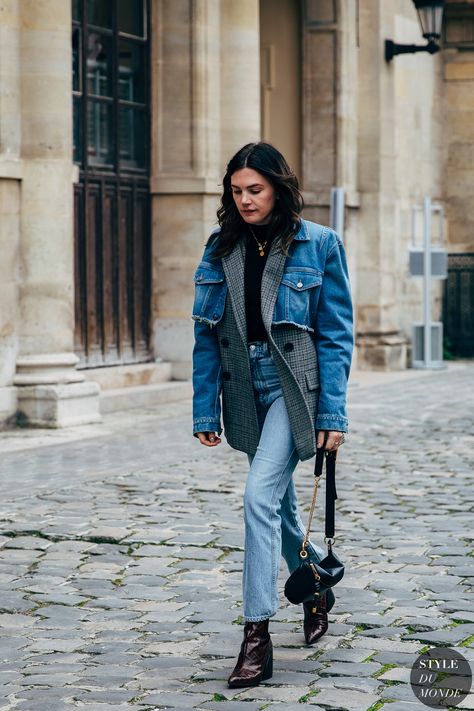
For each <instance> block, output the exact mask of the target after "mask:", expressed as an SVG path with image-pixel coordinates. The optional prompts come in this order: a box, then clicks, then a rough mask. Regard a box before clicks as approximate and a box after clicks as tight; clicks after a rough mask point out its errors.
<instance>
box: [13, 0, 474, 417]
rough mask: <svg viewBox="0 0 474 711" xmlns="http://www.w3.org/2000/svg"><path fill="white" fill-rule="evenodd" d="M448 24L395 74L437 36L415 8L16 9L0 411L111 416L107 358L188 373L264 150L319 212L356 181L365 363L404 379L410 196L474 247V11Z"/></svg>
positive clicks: (356, 257) (352, 232)
mask: <svg viewBox="0 0 474 711" xmlns="http://www.w3.org/2000/svg"><path fill="white" fill-rule="evenodd" d="M444 28H445V29H444V33H445V37H444V45H443V49H442V51H441V52H439V53H438V54H436V55H434V56H431V55H429V54H428V53H420V54H416V55H404V56H400V57H395V58H394V60H393V61H391V62H390V63H387V62H386V61H385V58H384V41H385V39H386V38H391V39H393V40H395V41H397V42H403V43H411V42H413V43H418V44H419V43H420V42H422V41H423V40H422V38H421V34H420V28H419V24H418V20H417V16H416V12H415V10H414V6H413V3H412V2H411V0H393V1H391V2H380V0H239V2H235V1H234V0H72V1H71V2H69V1H68V0H66V1H65V0H41V2H38V1H37V0H2V2H1V3H0V215H1V220H0V257H1V258H0V420H1V421H8V420H9V419H10V421H11V418H12V417H15V415H16V416H18V413H19V416H20V418H23V419H24V420H26V421H29V422H31V423H33V424H45V423H49V424H51V425H53V426H54V425H67V424H74V423H80V422H94V421H97V420H98V419H99V417H100V414H99V385H98V384H97V380H100V378H99V376H97V377H95V375H94V374H96V373H98V369H99V368H100V369H101V371H102V372H103V373H106V372H112V371H113V370H114V369H117V367H118V366H120V367H122V371H121V372H123V368H124V367H125V368H127V369H128V371H129V372H130V373H131V372H132V371H133V369H134V368H135V369H136V368H139V367H140V364H141V363H157V362H158V361H159V363H160V365H161V366H163V364H165V365H166V367H167V370H166V373H167V374H168V377H171V378H174V379H178V380H179V379H181V380H184V379H187V378H189V375H190V358H191V349H192V342H193V336H192V322H191V320H190V316H189V314H190V308H191V303H192V296H193V284H192V274H193V271H194V269H195V266H196V263H197V260H198V259H199V257H200V255H201V253H202V249H203V245H204V242H205V240H206V238H207V236H208V234H209V231H210V229H211V228H212V227H213V226H214V225H215V212H216V207H217V204H218V200H219V195H220V181H221V179H222V174H223V171H224V166H225V163H226V161H227V160H228V158H229V157H230V156H231V155H232V154H233V153H234V152H235V150H237V149H238V148H239V147H240V146H241V145H243V144H244V143H247V142H249V141H253V140H259V139H261V138H264V139H265V140H269V141H271V142H273V143H274V144H275V145H277V146H278V147H279V148H280V149H281V150H282V152H283V153H284V154H285V155H286V156H287V157H288V159H289V161H290V162H291V163H292V165H293V166H294V167H295V170H296V171H297V173H298V175H299V177H300V182H301V186H302V189H303V194H304V198H305V204H306V207H305V212H304V216H305V217H307V218H308V219H313V220H316V221H318V222H324V223H328V221H329V207H330V193H331V188H333V187H340V188H343V189H344V195H345V210H344V215H345V228H344V234H343V237H344V241H345V244H346V250H347V255H348V260H349V266H350V270H351V278H352V284H353V291H354V300H355V304H356V331H357V354H356V361H357V364H358V367H360V368H379V369H399V368H405V367H406V366H407V350H408V347H409V338H410V330H411V324H412V323H413V322H414V321H418V320H420V311H421V286H420V283H419V282H418V281H417V280H414V279H410V278H409V276H408V272H407V255H408V247H409V244H410V239H411V211H412V206H413V205H415V204H420V203H421V201H422V199H423V196H425V195H430V196H431V197H432V198H433V199H434V200H436V201H437V202H439V203H441V204H442V205H443V206H444V208H445V215H446V221H445V222H446V225H445V226H446V229H447V235H448V240H449V249H450V251H458V252H470V251H474V250H473V238H472V231H473V224H474V207H473V202H472V198H471V188H472V184H473V181H474V174H473V173H474V161H473V160H471V156H472V154H473V151H474V140H473V138H474V136H473V132H474V121H473V117H474V2H473V1H472V0H471V1H470V2H450V1H449V0H448V2H447V3H446V10H445V20H444ZM71 37H72V40H71ZM440 294H441V290H440V288H439V287H436V289H435V293H434V295H433V296H434V301H435V304H436V305H437V309H438V311H439V306H440ZM91 369H92V370H91ZM91 373H93V375H92V376H91ZM121 384H123V383H121Z"/></svg>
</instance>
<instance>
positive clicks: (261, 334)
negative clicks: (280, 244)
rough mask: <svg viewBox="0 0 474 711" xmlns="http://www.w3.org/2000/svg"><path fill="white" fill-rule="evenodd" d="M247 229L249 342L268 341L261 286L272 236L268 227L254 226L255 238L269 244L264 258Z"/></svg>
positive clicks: (246, 276)
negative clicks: (263, 316) (263, 319)
mask: <svg viewBox="0 0 474 711" xmlns="http://www.w3.org/2000/svg"><path fill="white" fill-rule="evenodd" d="M246 227H247V249H246V253H245V271H244V286H245V316H246V321H247V342H249V343H250V342H252V341H266V340H267V339H268V336H267V332H266V331H265V327H264V325H263V321H262V305H261V296H260V294H261V286H262V274H263V269H264V267H265V263H266V261H267V256H268V252H269V251H270V247H271V242H272V234H271V232H270V230H269V227H268V225H252V230H253V232H254V233H255V237H256V238H257V239H258V241H259V242H260V243H261V244H263V243H264V242H265V240H268V241H267V244H266V245H265V248H264V255H263V257H261V256H260V254H259V247H258V244H257V242H256V240H255V238H254V237H253V235H252V233H251V232H250V228H249V226H248V225H246Z"/></svg>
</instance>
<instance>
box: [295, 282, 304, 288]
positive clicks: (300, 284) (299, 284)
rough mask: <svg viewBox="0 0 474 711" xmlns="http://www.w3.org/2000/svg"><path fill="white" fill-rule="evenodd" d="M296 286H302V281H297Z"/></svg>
mask: <svg viewBox="0 0 474 711" xmlns="http://www.w3.org/2000/svg"><path fill="white" fill-rule="evenodd" d="M296 286H297V287H298V289H301V287H302V286H303V282H302V281H299V282H298V283H297V285H296Z"/></svg>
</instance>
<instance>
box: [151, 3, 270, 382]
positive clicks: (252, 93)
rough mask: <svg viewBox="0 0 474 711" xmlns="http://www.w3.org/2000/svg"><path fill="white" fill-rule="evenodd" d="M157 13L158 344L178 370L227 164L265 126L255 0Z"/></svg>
mask: <svg viewBox="0 0 474 711" xmlns="http://www.w3.org/2000/svg"><path fill="white" fill-rule="evenodd" d="M152 13H153V15H152V27H153V32H152V42H153V45H152V97H153V98H152V114H153V115H152V180H151V186H152V193H153V301H152V312H153V343H154V353H155V356H156V357H157V358H158V359H163V360H167V361H171V362H172V364H173V369H172V374H173V377H175V378H178V379H180V378H188V377H190V374H191V352H192V345H193V330H192V326H193V323H192V321H191V318H190V315H191V308H192V299H193V293H194V285H193V281H192V276H193V272H194V269H195V267H196V265H197V262H198V260H199V258H200V256H201V254H202V251H203V249H204V243H205V242H206V240H207V238H208V236H209V234H210V232H211V229H212V228H213V227H214V226H215V224H216V209H217V206H218V201H219V195H220V193H221V185H220V183H221V180H222V174H223V173H222V171H223V164H224V163H225V161H226V160H227V159H228V158H230V155H231V153H232V152H234V151H235V150H236V149H237V148H238V147H239V146H240V145H243V143H246V142H248V141H250V140H255V139H256V138H258V137H259V134H260V108H259V81H260V79H259V70H258V67H259V35H258V2H257V0H240V2H238V3H236V2H234V1H233V0H175V1H174V2H172V3H170V2H167V0H157V2H155V3H153V4H152Z"/></svg>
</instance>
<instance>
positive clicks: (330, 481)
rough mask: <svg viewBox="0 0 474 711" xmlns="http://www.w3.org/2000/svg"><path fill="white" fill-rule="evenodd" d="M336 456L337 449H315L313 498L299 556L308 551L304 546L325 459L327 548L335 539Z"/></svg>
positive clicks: (325, 531)
mask: <svg viewBox="0 0 474 711" xmlns="http://www.w3.org/2000/svg"><path fill="white" fill-rule="evenodd" d="M336 457H337V450H335V451H333V452H326V450H325V449H324V448H323V447H320V448H319V449H316V459H315V462H314V489H313V498H312V501H311V507H310V510H309V518H308V525H307V527H306V533H305V536H304V539H303V545H302V546H301V551H300V557H301V558H307V557H308V553H307V551H306V546H307V545H308V540H309V534H310V531H311V523H312V520H313V515H314V509H315V507H316V499H317V495H318V486H319V482H320V480H321V477H322V475H323V464H324V461H325V460H326V511H325V522H324V540H325V542H326V543H327V545H328V549H329V550H330V549H331V546H332V544H333V543H334V541H335V537H334V528H335V513H336V499H337V491H336Z"/></svg>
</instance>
